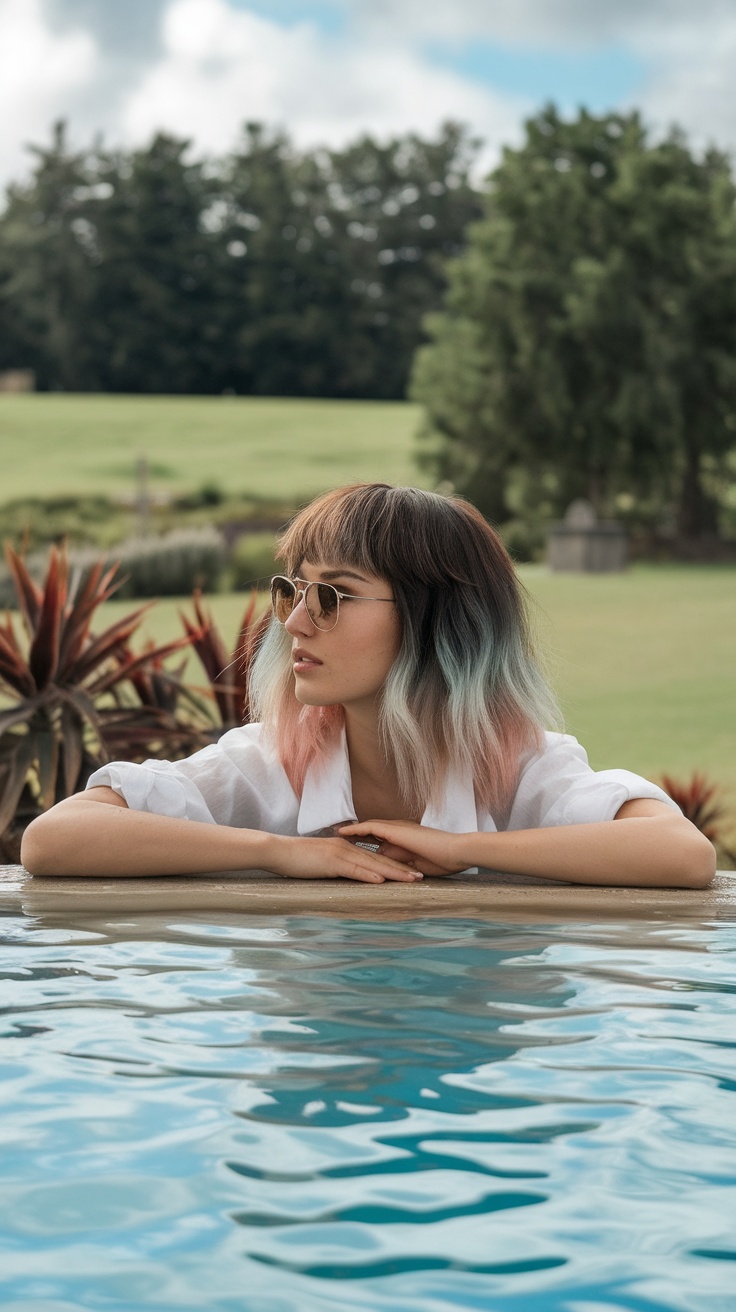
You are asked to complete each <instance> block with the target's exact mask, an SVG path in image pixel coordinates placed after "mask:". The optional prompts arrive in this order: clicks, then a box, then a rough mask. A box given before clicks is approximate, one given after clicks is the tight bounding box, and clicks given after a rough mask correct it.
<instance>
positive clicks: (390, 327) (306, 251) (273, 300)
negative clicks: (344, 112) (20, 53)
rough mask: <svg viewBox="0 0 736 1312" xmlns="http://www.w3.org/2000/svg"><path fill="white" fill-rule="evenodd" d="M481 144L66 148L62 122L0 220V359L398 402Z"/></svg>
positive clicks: (124, 380) (199, 388)
mask: <svg viewBox="0 0 736 1312" xmlns="http://www.w3.org/2000/svg"><path fill="white" fill-rule="evenodd" d="M476 149H477V143H475V142H474V141H473V140H472V139H471V138H470V137H469V136H468V134H467V133H466V132H465V131H464V130H463V129H462V128H460V127H457V126H455V125H453V124H447V125H446V126H445V127H444V128H443V129H442V131H441V132H440V133H439V134H438V136H437V137H436V139H433V140H423V139H421V138H420V137H418V136H414V135H407V136H404V137H401V138H397V139H396V140H394V141H391V142H389V143H388V144H385V145H379V144H377V143H376V142H375V141H373V140H372V139H371V138H370V137H364V138H362V139H361V140H359V141H356V142H355V143H354V144H352V145H350V146H349V147H348V148H346V149H345V150H341V151H327V150H312V151H298V150H296V149H295V148H294V147H293V146H292V144H291V143H290V141H289V140H288V139H287V138H286V137H285V136H283V135H281V134H273V133H269V132H268V131H267V130H265V129H264V128H263V127H261V126H259V125H248V126H247V127H246V128H245V129H244V132H243V136H242V140H241V142H240V145H239V146H238V148H237V149H236V150H235V151H234V152H233V153H232V154H230V155H228V156H226V157H223V158H219V159H203V158H195V157H193V155H192V152H191V150H190V148H189V144H188V143H187V142H186V141H184V140H180V139H177V138H174V137H171V136H166V135H158V136H156V137H155V139H154V140H153V141H152V142H151V143H150V145H149V146H148V147H147V148H145V149H141V150H135V151H129V152H126V151H121V150H108V149H105V148H103V147H102V146H96V147H95V148H92V149H90V150H85V151H75V150H72V149H71V148H70V146H69V145H68V143H67V138H66V133H65V130H64V127H63V125H61V124H60V125H57V127H56V129H55V132H54V135H53V139H52V141H51V143H50V145H48V146H47V147H44V148H38V147H36V148H34V155H35V166H34V168H33V172H32V175H31V176H30V178H29V180H28V181H26V182H24V183H18V184H15V185H13V186H11V187H10V188H9V191H8V197H7V204H6V207H5V210H4V212H3V214H2V215H1V216H0V369H3V368H6V369H7V368H18V367H27V368H32V369H34V370H35V371H36V376H37V380H38V386H39V387H41V388H43V389H52V390H68V391H111V392H178V393H192V392H195V393H208V392H209V393H218V392H222V391H228V390H232V391H234V392H236V393H260V394H277V395H282V396H283V395H306V396H310V395H311V396H335V397H377V398H389V397H401V396H403V395H404V393H405V388H406V380H407V377H408V373H409V369H410V365H411V360H412V356H413V354H414V351H415V349H416V346H417V344H418V343H419V341H420V340H421V339H422V320H423V318H424V316H425V314H426V313H427V311H428V310H430V309H433V308H436V307H437V306H438V304H439V303H440V299H441V294H442V291H443V289H444V286H445V275H444V262H445V261H446V260H447V258H448V257H449V256H452V255H454V254H457V253H458V252H459V250H460V248H461V246H462V242H463V239H464V233H465V230H466V228H467V225H468V223H469V222H470V221H471V220H473V219H475V218H477V217H479V215H480V214H481V212H482V200H481V197H480V195H479V193H478V191H477V189H476V188H475V187H474V186H473V184H472V183H471V181H470V178H469V169H470V167H471V165H472V162H473V159H474V155H475V152H476Z"/></svg>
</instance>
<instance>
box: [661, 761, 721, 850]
mask: <svg viewBox="0 0 736 1312" xmlns="http://www.w3.org/2000/svg"><path fill="white" fill-rule="evenodd" d="M660 782H661V785H662V788H663V789H664V791H665V792H666V793H667V796H668V797H671V798H672V800H673V802H677V805H678V806H679V808H680V810H681V811H682V813H683V815H684V816H685V818H686V819H687V820H691V821H692V823H693V824H694V825H695V826H696V828H697V829H699V830H700V832H701V833H702V834H705V836H706V838H709V839H710V841H711V843H715V842H717V841H718V838H719V834H720V822H721V820H723V818H724V816H725V811H724V808H723V806H722V804H721V802H720V800H719V797H718V795H719V791H720V790H719V788H718V785H717V784H714V783H712V782H711V781H710V780H709V779H708V778H707V776H706V775H705V774H702V773H701V772H700V771H698V770H696V771H695V772H694V773H693V775H692V776H691V778H690V779H689V780H688V781H687V782H685V783H680V782H679V781H678V780H677V779H673V778H672V776H671V775H668V774H663V775H662V778H661V780H660Z"/></svg>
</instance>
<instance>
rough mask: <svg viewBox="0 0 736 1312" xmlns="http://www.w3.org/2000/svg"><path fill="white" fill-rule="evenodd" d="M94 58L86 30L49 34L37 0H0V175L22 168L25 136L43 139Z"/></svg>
mask: <svg viewBox="0 0 736 1312" xmlns="http://www.w3.org/2000/svg"><path fill="white" fill-rule="evenodd" d="M96 60H97V51H96V49H95V43H94V41H93V40H92V38H91V36H90V35H89V33H87V32H83V31H78V32H71V33H69V34H67V35H63V36H57V35H55V34H54V33H53V32H51V31H50V30H49V29H48V27H47V26H46V24H45V22H44V17H43V13H42V11H41V6H40V3H39V0H0V123H2V124H3V133H2V137H0V143H1V144H0V177H17V176H20V175H22V174H24V173H25V172H26V171H27V168H28V157H27V154H26V151H25V149H24V147H25V144H26V142H27V141H29V140H33V139H38V138H39V137H40V138H42V139H44V140H45V139H47V137H48V128H49V123H50V122H51V120H52V119H54V118H56V117H58V115H59V110H60V105H61V104H63V103H64V101H65V98H66V97H67V96H68V95H70V94H71V93H74V92H76V91H78V90H80V89H82V88H84V87H85V86H86V85H87V84H88V83H89V81H90V79H91V78H92V76H93V73H94V69H95V64H96Z"/></svg>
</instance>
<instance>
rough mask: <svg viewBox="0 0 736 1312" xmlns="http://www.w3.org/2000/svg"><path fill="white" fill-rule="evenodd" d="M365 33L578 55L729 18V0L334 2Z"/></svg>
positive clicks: (387, 0) (418, 0) (353, 0)
mask: <svg viewBox="0 0 736 1312" xmlns="http://www.w3.org/2000/svg"><path fill="white" fill-rule="evenodd" d="M337 3H340V4H341V6H342V8H343V9H344V10H345V12H346V14H348V15H349V16H350V17H351V18H352V20H353V21H354V22H355V23H356V24H358V25H360V26H362V27H363V28H365V29H370V30H381V31H383V32H384V33H385V32H386V31H387V30H391V31H393V32H394V33H398V32H404V33H411V34H412V36H413V37H414V38H415V39H416V38H418V37H419V38H421V37H445V38H446V39H448V40H453V39H454V40H468V39H472V38H478V37H479V38H485V39H486V40H489V41H498V42H500V43H503V42H509V43H510V44H519V45H524V46H528V47H531V48H533V49H539V48H540V47H545V46H546V47H557V48H560V47H562V48H564V49H567V50H569V49H571V48H572V49H575V48H577V49H579V48H581V47H585V46H590V45H601V44H604V43H610V42H620V43H621V44H623V45H626V44H628V43H629V42H631V41H632V40H634V39H636V36H637V33H639V32H640V31H644V32H648V31H650V30H652V29H654V30H656V31H657V32H659V33H660V34H664V33H666V32H667V31H668V30H670V29H671V28H673V27H674V28H679V27H681V26H682V25H693V26H697V25H699V24H700V23H702V22H703V21H712V22H714V23H715V24H716V25H717V24H719V23H721V22H726V21H728V20H729V18H732V17H733V0H700V3H699V4H698V6H697V9H696V10H695V9H694V7H693V3H692V0H616V3H614V4H612V3H611V0H513V2H512V3H509V0H431V2H428V0H337Z"/></svg>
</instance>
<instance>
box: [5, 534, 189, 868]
mask: <svg viewBox="0 0 736 1312" xmlns="http://www.w3.org/2000/svg"><path fill="white" fill-rule="evenodd" d="M6 555H7V560H8V564H9V566H10V570H11V574H12V577H13V582H14V587H15V591H16V594H17V599H18V610H19V612H20V617H21V621H22V626H23V628H24V629H25V640H23V639H22V638H21V637H19V635H18V633H17V631H16V625H15V624H14V621H13V619H12V617H11V615H10V614H7V615H6V617H5V619H4V620H3V619H0V697H1V698H2V703H4V705H2V709H0V841H3V836H4V848H5V851H4V855H5V857H6V858H8V856H10V857H15V856H16V849H17V846H18V843H19V840H20V832H21V831H22V829H23V828H24V827H25V825H26V824H27V823H28V822H29V821H30V820H31V819H32V818H33V816H34V815H37V814H39V812H41V811H44V810H46V809H47V808H48V807H50V806H52V805H53V804H54V803H55V802H57V801H60V800H61V799H62V798H64V797H68V796H70V794H72V793H74V792H77V791H78V790H79V789H80V788H83V787H84V785H85V783H86V781H87V779H88V778H89V775H90V774H91V772H92V771H93V770H94V769H96V768H97V766H98V765H100V764H102V763H103V762H104V761H106V760H109V759H111V758H112V757H114V756H117V757H125V758H127V759H128V760H142V759H143V758H144V757H146V756H161V755H173V756H177V755H179V756H180V755H183V754H185V753H187V752H190V751H192V750H194V749H195V748H196V747H198V746H201V745H202V744H203V743H204V742H206V741H209V738H210V735H209V733H208V729H209V726H210V724H211V718H210V717H209V716H208V715H207V712H206V707H203V704H202V699H201V698H198V697H196V695H195V694H193V693H191V692H190V690H188V689H186V688H185V687H184V685H183V684H182V682H181V678H180V673H181V671H169V670H165V669H164V667H163V661H164V659H165V658H166V657H167V656H170V655H172V653H174V652H176V651H179V650H181V649H182V648H183V647H188V646H189V645H190V644H191V642H192V640H193V636H194V635H192V634H188V635H187V636H186V637H183V638H178V639H177V640H176V641H174V642H169V643H166V644H164V645H163V646H159V647H155V646H153V645H149V646H148V647H147V648H146V649H145V650H144V651H143V652H142V653H141V654H138V655H136V654H135V653H134V652H133V651H132V650H131V648H130V646H129V642H130V638H131V636H132V635H133V633H134V632H135V630H136V629H137V628H138V625H139V624H140V622H141V618H142V616H143V613H144V611H145V610H146V609H147V607H145V606H143V607H140V608H139V609H138V610H135V611H133V612H132V613H131V614H129V615H126V616H125V617H124V618H123V619H120V620H118V621H117V622H116V623H114V624H112V625H110V626H109V627H108V628H106V629H105V630H104V631H103V632H101V633H99V634H95V633H93V632H92V628H91V624H92V620H93V617H94V614H95V611H96V610H97V607H98V606H99V605H100V604H101V603H102V602H104V601H106V600H107V599H108V597H110V596H111V594H112V593H113V592H114V591H115V587H116V584H115V582H114V578H115V573H116V567H115V566H113V567H112V568H109V569H106V568H105V567H104V565H103V564H101V563H99V564H97V565H95V566H94V567H93V568H92V569H91V570H90V572H89V574H88V575H87V577H86V579H84V580H83V579H82V578H81V577H79V576H77V577H76V578H75V580H74V582H73V583H72V585H71V586H70V583H69V577H68V564H67V556H66V551H65V550H64V549H63V548H62V549H61V550H58V549H57V548H56V547H52V548H51V552H50V557H49V565H48V572H47V575H46V579H45V582H44V584H43V586H42V587H39V586H38V584H36V583H35V582H34V580H33V579H32V578H31V576H30V574H29V572H28V569H27V568H26V565H25V563H24V561H23V559H22V557H21V556H19V555H18V554H17V553H16V552H15V551H14V550H13V549H12V547H10V546H8V547H7V548H6ZM196 636H199V635H198V634H197V635H196ZM9 826H12V832H11V833H10V835H8V829H9Z"/></svg>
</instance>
